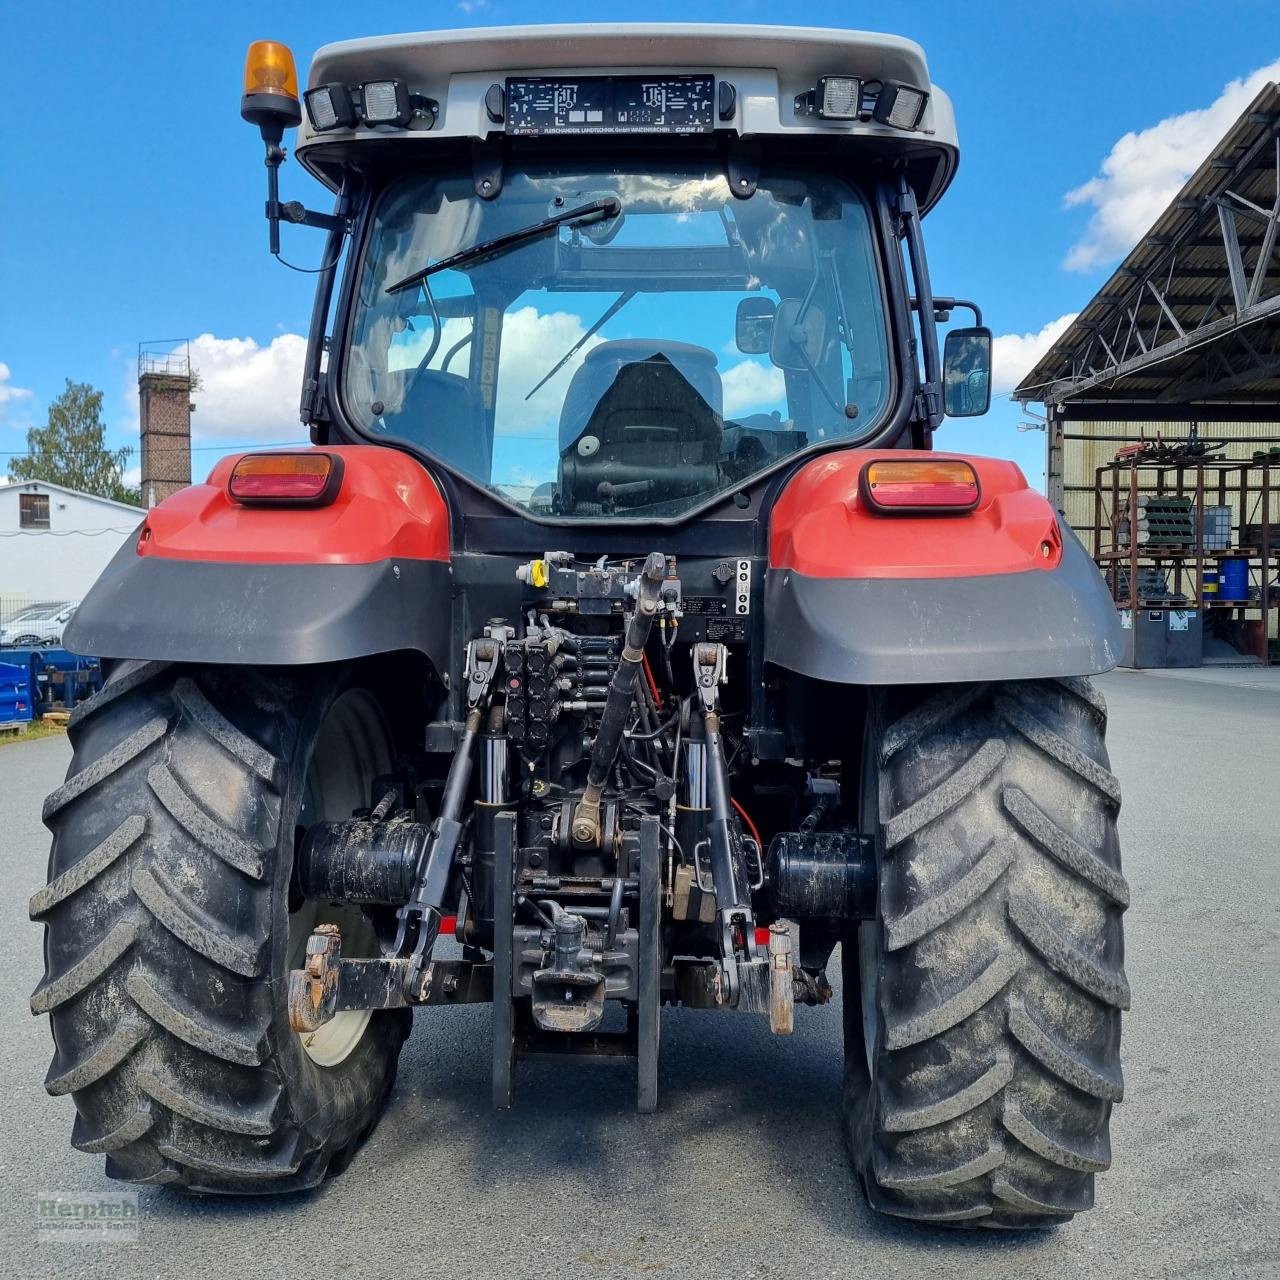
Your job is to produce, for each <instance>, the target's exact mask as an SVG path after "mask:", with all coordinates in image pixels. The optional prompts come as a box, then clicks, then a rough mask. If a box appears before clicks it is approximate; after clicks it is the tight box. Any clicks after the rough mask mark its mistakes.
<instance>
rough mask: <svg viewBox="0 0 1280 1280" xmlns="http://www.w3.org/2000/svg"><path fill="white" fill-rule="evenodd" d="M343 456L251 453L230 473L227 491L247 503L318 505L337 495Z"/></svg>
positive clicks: (250, 504) (340, 480) (340, 481)
mask: <svg viewBox="0 0 1280 1280" xmlns="http://www.w3.org/2000/svg"><path fill="white" fill-rule="evenodd" d="M341 485H342V459H341V458H339V457H337V456H336V455H334V454H331V453H310V452H308V453H250V454H246V455H245V456H244V457H243V458H241V459H240V461H239V462H237V463H236V465H235V468H234V469H233V470H232V472H231V479H230V480H229V481H228V482H227V492H228V493H229V494H230V495H231V496H232V497H233V498H234V499H235V500H236V501H237V502H242V503H244V504H245V505H246V506H254V505H264V506H307V507H321V506H324V505H325V503H328V502H332V501H333V500H334V498H336V497H337V496H338V489H339V488H340V487H341Z"/></svg>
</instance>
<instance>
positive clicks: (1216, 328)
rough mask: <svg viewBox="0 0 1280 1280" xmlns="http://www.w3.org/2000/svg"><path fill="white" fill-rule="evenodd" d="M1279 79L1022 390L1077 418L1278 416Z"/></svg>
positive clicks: (1023, 396)
mask: <svg viewBox="0 0 1280 1280" xmlns="http://www.w3.org/2000/svg"><path fill="white" fill-rule="evenodd" d="M1278 239H1280V86H1277V85H1276V84H1274V83H1273V84H1268V85H1267V86H1266V87H1265V88H1263V90H1262V91H1261V92H1260V93H1259V94H1258V96H1257V97H1256V98H1255V99H1254V101H1253V102H1252V103H1251V104H1250V106H1249V108H1248V109H1247V110H1246V111H1245V112H1244V114H1243V115H1242V116H1241V117H1240V119H1239V120H1238V121H1236V123H1235V125H1234V126H1232V128H1231V129H1230V131H1229V132H1228V133H1227V135H1226V137H1225V138H1223V140H1222V141H1221V142H1220V143H1219V144H1218V146H1217V147H1216V148H1215V149H1214V151H1213V153H1212V154H1211V155H1210V156H1209V158H1208V159H1207V160H1206V161H1205V162H1204V163H1203V164H1202V165H1201V166H1200V168H1199V169H1197V170H1196V172H1195V173H1194V174H1193V175H1192V177H1191V178H1190V180H1189V181H1188V182H1187V184H1186V186H1184V187H1183V189H1182V191H1181V192H1180V193H1179V194H1178V196H1177V198H1176V199H1175V200H1174V201H1173V203H1172V204H1170V205H1169V207H1168V208H1167V209H1166V210H1165V211H1164V213H1163V214H1161V215H1160V217H1159V218H1158V219H1157V220H1156V223H1155V225H1154V226H1153V227H1152V228H1151V230H1150V231H1149V232H1147V234H1146V235H1145V236H1144V237H1143V238H1142V240H1141V241H1140V242H1139V243H1138V245H1137V246H1136V247H1135V248H1134V249H1133V251H1132V252H1131V253H1130V254H1129V256H1128V257H1127V258H1126V259H1125V260H1124V262H1123V263H1121V265H1120V266H1119V267H1118V268H1117V269H1116V271H1115V273H1114V275H1112V277H1111V279H1110V280H1109V281H1107V283H1106V284H1105V285H1104V286H1103V288H1102V289H1101V290H1100V291H1099V292H1098V294H1097V296H1096V297H1095V298H1094V299H1093V300H1092V301H1091V302H1090V303H1089V304H1088V306H1086V307H1085V309H1084V310H1083V311H1082V312H1081V313H1080V314H1079V315H1078V316H1077V317H1076V319H1075V321H1074V322H1073V323H1072V325H1071V327H1070V328H1069V329H1067V330H1066V332H1064V333H1063V334H1062V336H1061V337H1060V338H1059V339H1058V341H1057V342H1055V343H1054V345H1053V346H1052V347H1051V348H1050V349H1049V351H1048V352H1046V353H1045V355H1044V356H1043V357H1042V358H1041V360H1040V361H1039V363H1038V364H1037V365H1036V366H1035V368H1034V369H1032V370H1031V372H1030V373H1029V374H1027V376H1026V377H1025V378H1023V380H1022V381H1021V382H1020V383H1019V384H1018V387H1017V388H1016V389H1015V391H1014V396H1015V398H1016V399H1018V400H1020V401H1022V402H1023V403H1024V404H1025V403H1028V402H1030V401H1038V402H1041V403H1043V404H1045V405H1046V406H1048V407H1049V409H1050V412H1051V416H1053V413H1054V411H1055V410H1060V411H1065V416H1067V417H1069V418H1071V419H1074V420H1082V419H1095V420H1096V419H1108V420H1111V421H1116V420H1130V421H1135V422H1136V421H1166V422H1168V421H1212V420H1215V419H1227V420H1234V421H1245V420H1251V421H1257V420H1264V421H1265V420H1273V419H1275V418H1276V417H1277V416H1278V413H1280V252H1277V240H1278Z"/></svg>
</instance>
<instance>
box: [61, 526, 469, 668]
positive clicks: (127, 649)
mask: <svg viewBox="0 0 1280 1280" xmlns="http://www.w3.org/2000/svg"><path fill="white" fill-rule="evenodd" d="M450 617H451V608H450V584H449V566H448V564H447V563H445V562H443V561H435V560H398V561H394V562H393V561H389V560H380V561H375V562H373V563H371V564H254V563H245V562H241V563H228V562H222V561H198V560H168V559H162V558H161V557H159V556H140V555H138V554H137V552H136V551H135V550H134V540H133V539H132V538H131V539H129V540H128V541H127V542H126V543H125V545H124V546H123V547H122V548H121V549H120V550H119V551H118V552H117V553H116V555H115V556H114V557H113V559H112V560H111V562H110V564H108V565H107V567H106V568H105V569H104V570H103V571H102V576H101V577H100V578H99V579H98V581H97V582H95V583H94V585H93V587H92V588H90V591H89V594H88V595H87V596H86V597H85V599H84V603H83V604H81V606H80V608H79V609H78V610H77V611H76V616H75V618H74V619H73V620H72V622H71V624H70V625H69V626H68V627H67V631H66V637H65V641H64V642H65V644H66V646H67V647H68V648H69V649H71V650H72V651H73V652H75V653H86V654H93V655H94V656H95V657H100V658H144V659H151V660H154V661H162V662H200V663H232V664H245V665H251V666H272V665H279V664H293V663H320V662H340V661H343V660H345V659H349V658H361V657H366V656H367V655H369V654H374V653H391V652H394V651H396V650H398V649H416V650H418V651H419V652H421V653H425V654H426V655H427V657H428V658H429V659H430V660H431V661H432V663H433V664H434V665H435V667H436V669H437V670H438V671H443V670H447V668H448V654H449V625H450Z"/></svg>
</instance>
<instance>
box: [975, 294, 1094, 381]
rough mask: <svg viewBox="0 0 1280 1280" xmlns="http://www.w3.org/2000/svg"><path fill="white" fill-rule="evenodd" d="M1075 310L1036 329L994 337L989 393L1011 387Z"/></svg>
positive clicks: (1027, 371) (1057, 334)
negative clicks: (1034, 331) (1029, 331)
mask: <svg viewBox="0 0 1280 1280" xmlns="http://www.w3.org/2000/svg"><path fill="white" fill-rule="evenodd" d="M1078 314H1079V313H1078V312H1075V311H1072V312H1069V313H1068V314H1067V315H1065V316H1059V317H1058V318H1057V319H1056V320H1050V321H1049V323H1048V324H1047V325H1045V326H1044V328H1042V329H1041V330H1040V331H1039V332H1038V333H1002V334H1001V335H1000V336H999V337H998V338H996V339H995V342H994V343H993V344H992V351H991V394H992V395H993V396H1002V395H1007V394H1008V393H1009V392H1010V391H1012V390H1013V389H1014V387H1016V386H1017V385H1018V383H1019V382H1021V381H1022V379H1023V378H1024V377H1025V376H1026V375H1027V374H1028V373H1030V372H1031V370H1032V369H1033V368H1034V367H1035V363H1036V361H1037V360H1039V359H1040V357H1041V356H1042V355H1044V353H1045V352H1046V351H1048V350H1049V348H1050V347H1051V346H1052V345H1053V344H1054V342H1055V341H1056V340H1057V338H1058V337H1059V336H1061V335H1062V334H1063V333H1065V332H1066V331H1067V328H1068V326H1069V325H1070V324H1071V322H1072V321H1073V320H1074V319H1075V318H1076V316H1077V315H1078Z"/></svg>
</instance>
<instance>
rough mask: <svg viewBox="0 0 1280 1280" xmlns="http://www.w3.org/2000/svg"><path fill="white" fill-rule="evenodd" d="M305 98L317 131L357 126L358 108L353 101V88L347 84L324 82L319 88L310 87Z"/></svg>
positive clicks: (312, 123)
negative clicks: (349, 87)
mask: <svg viewBox="0 0 1280 1280" xmlns="http://www.w3.org/2000/svg"><path fill="white" fill-rule="evenodd" d="M303 99H304V101H305V102H306V104H307V115H309V116H310V117H311V125H312V128H314V129H315V131H316V132H317V133H325V132H326V131H327V130H329V129H354V128H355V124H356V108H355V104H354V103H353V102H352V101H351V90H350V89H348V88H347V86H346V85H345V84H322V85H321V86H320V87H319V88H317V89H308V90H307V92H306V93H305V94H304V95H303Z"/></svg>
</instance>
